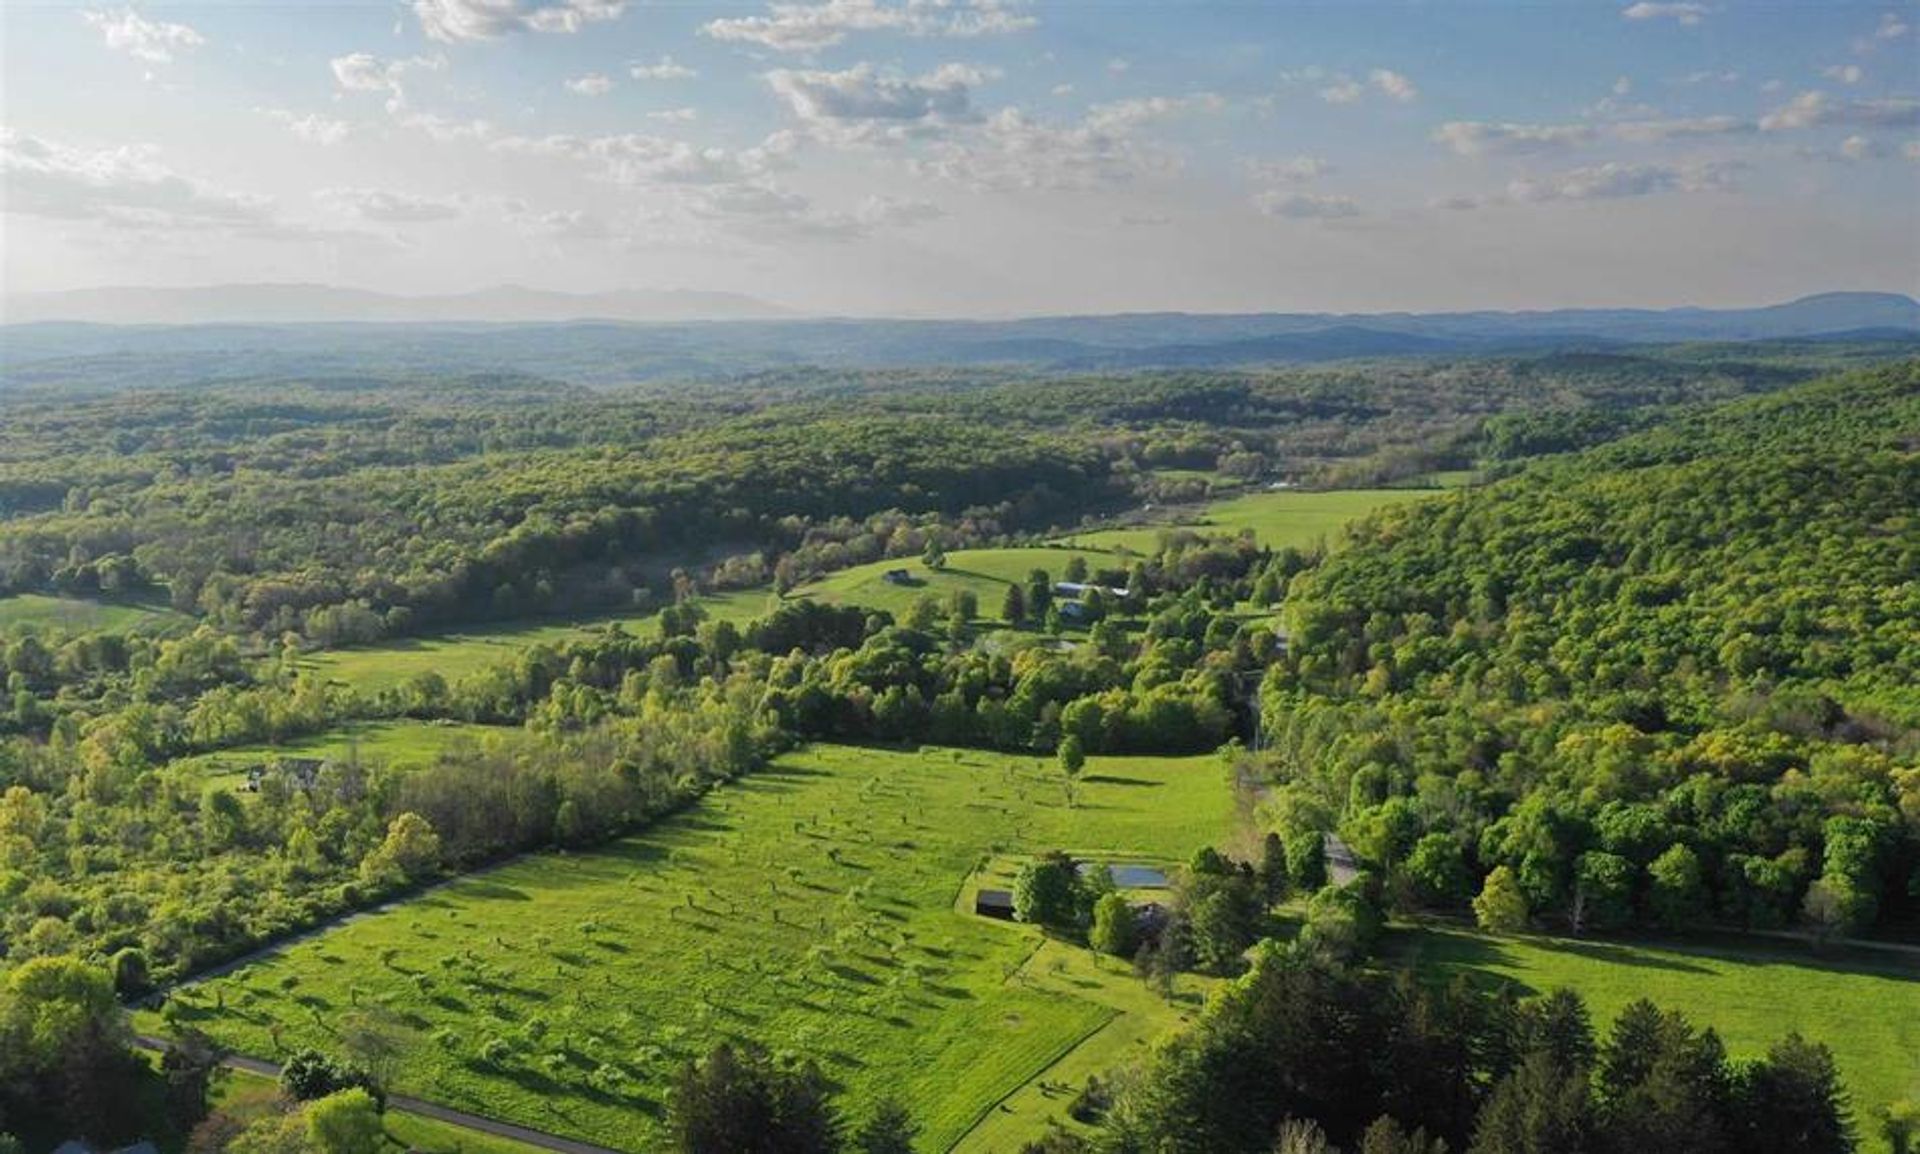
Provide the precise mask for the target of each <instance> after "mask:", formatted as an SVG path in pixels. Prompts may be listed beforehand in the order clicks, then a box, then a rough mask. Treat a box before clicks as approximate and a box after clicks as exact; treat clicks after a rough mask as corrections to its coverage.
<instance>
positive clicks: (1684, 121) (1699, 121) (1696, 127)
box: [1607, 116, 1757, 144]
mask: <svg viewBox="0 0 1920 1154" xmlns="http://www.w3.org/2000/svg"><path fill="white" fill-rule="evenodd" d="M1756 127H1757V125H1755V124H1754V122H1753V121H1751V120H1744V119H1742V118H1740V117H1738V116H1695V117H1687V118H1680V119H1667V120H1623V121H1621V122H1619V123H1617V124H1611V125H1608V126H1607V133H1608V134H1609V135H1611V136H1614V137H1616V138H1618V139H1620V140H1625V141H1629V142H1631V143H1634V144H1656V143H1659V142H1661V141H1666V140H1687V139H1692V138H1696V137H1703V136H1744V135H1745V134H1747V133H1749V132H1752V131H1754V129H1755V128H1756Z"/></svg>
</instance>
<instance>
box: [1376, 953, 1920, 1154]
mask: <svg viewBox="0 0 1920 1154" xmlns="http://www.w3.org/2000/svg"><path fill="white" fill-rule="evenodd" d="M1389 949H1390V951H1391V952H1392V953H1393V954H1395V955H1396V956H1399V957H1401V958H1404V959H1406V960H1409V961H1411V962H1413V963H1414V964H1416V965H1417V966H1419V967H1420V968H1422V969H1423V970H1426V971H1427V972H1429V973H1432V974H1436V975H1441V976H1452V975H1454V974H1457V973H1463V972H1464V973H1468V974H1472V975H1474V976H1476V977H1477V978H1484V979H1488V980H1500V981H1509V982H1517V983H1519V984H1520V985H1521V986H1523V987H1524V988H1525V989H1526V990H1528V991H1530V992H1533V993H1547V992H1549V991H1552V990H1554V989H1557V988H1559V987H1561V986H1566V987H1569V988H1572V989H1575V990H1578V991H1579V992H1580V993H1581V994H1582V995H1583V996H1584V997H1585V998H1586V1000H1587V1006H1588V1008H1589V1009H1590V1010H1591V1012H1592V1014H1593V1020H1594V1026H1595V1029H1596V1030H1598V1031H1604V1030H1605V1029H1606V1028H1607V1027H1608V1026H1610V1025H1611V1023H1612V1021H1613V1018H1614V1017H1615V1015H1617V1014H1618V1013H1619V1012H1620V1010H1621V1008H1622V1007H1623V1006H1625V1005H1626V1004H1627V1003H1628V1002H1631V1001H1633V1000H1634V999H1636V998H1643V997H1644V998H1650V999H1652V1000H1653V1001H1654V1002H1655V1003H1657V1004H1659V1005H1661V1006H1663V1007H1666V1008H1670V1009H1678V1010H1683V1011H1685V1012H1686V1013H1687V1015H1688V1016H1689V1017H1691V1018H1692V1019H1693V1021H1694V1023H1695V1024H1697V1025H1705V1026H1712V1027H1713V1028H1714V1029H1716V1030H1718V1031H1719V1032H1720V1036H1721V1038H1722V1039H1724V1040H1725V1041H1726V1044H1727V1049H1728V1052H1729V1053H1731V1054H1733V1055H1734V1056H1736V1057H1754V1056H1758V1055H1759V1054H1762V1053H1764V1052H1765V1050H1766V1048H1767V1047H1768V1046H1769V1045H1771V1044H1772V1043H1773V1042H1774V1041H1776V1040H1778V1039H1779V1038H1780V1037H1782V1036H1784V1035H1785V1034H1787V1033H1788V1032H1789V1031H1796V1030H1797V1031H1799V1033H1800V1034H1802V1035H1803V1036H1805V1037H1807V1038H1809V1039H1812V1040H1814V1041H1818V1042H1824V1043H1826V1044H1827V1045H1828V1046H1829V1047H1831V1048H1832V1050H1833V1054H1834V1058H1835V1060H1836V1061H1837V1062H1838V1064H1839V1066H1840V1072H1841V1075H1842V1076H1843V1078H1844V1079H1845V1081H1846V1084H1847V1087H1848V1089H1849V1091H1850V1092H1851V1093H1852V1095H1853V1106H1854V1113H1855V1117H1856V1119H1857V1120H1859V1121H1861V1122H1862V1123H1865V1122H1866V1121H1867V1119H1868V1116H1869V1115H1870V1112H1871V1111H1872V1109H1873V1108H1874V1107H1876V1106H1881V1105H1884V1104H1886V1103H1888V1102H1892V1101H1894V1100H1895V1099H1897V1098H1900V1097H1902V1096H1905V1095H1915V1094H1920V958H1914V957H1911V956H1903V955H1899V954H1894V953H1881V952H1868V951H1858V952H1850V953H1845V954H1836V955H1835V956H1826V955H1820V954H1815V953H1812V952H1810V951H1809V950H1808V948H1807V947H1805V946H1798V947H1796V946H1795V945H1794V944H1792V943H1786V942H1782V943H1779V944H1778V947H1777V948H1775V947H1774V946H1772V945H1770V944H1761V943H1760V942H1758V941H1757V940H1755V939H1740V940H1738V941H1716V942H1713V943H1711V944H1700V945H1672V946H1655V945H1643V944H1637V943H1626V942H1602V941H1592V940H1572V939H1565V938H1547V937H1495V936H1492V935H1487V934H1480V933H1474V932H1470V931H1467V930H1456V929H1435V928H1424V929H1404V930H1396V931H1395V932H1394V933H1393V935H1392V939H1391V945H1390V947H1389ZM1871 1129H1872V1128H1871V1126H1868V1125H1862V1126H1861V1130H1862V1132H1863V1134H1864V1133H1867V1132H1870V1131H1871ZM1866 1148H1867V1149H1883V1148H1884V1147H1883V1146H1882V1145H1881V1144H1879V1143H1878V1141H1877V1139H1876V1140H1874V1141H1871V1142H1869V1143H1868V1144H1867V1147H1866Z"/></svg>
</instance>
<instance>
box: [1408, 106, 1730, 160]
mask: <svg viewBox="0 0 1920 1154" xmlns="http://www.w3.org/2000/svg"><path fill="white" fill-rule="evenodd" d="M1757 127H1758V126H1757V125H1756V124H1755V123H1754V122H1753V121H1751V120H1744V119H1742V118H1740V117H1737V116H1696V117H1679V118H1667V119H1640V120H1616V121H1612V122H1609V123H1605V124H1597V125H1596V124H1492V123H1486V122H1481V121H1471V120H1466V121H1462V120H1456V121H1450V122H1448V123H1446V124H1443V125H1441V126H1440V127H1439V128H1438V129H1436V130H1434V133H1433V140H1434V142H1435V143H1438V144H1443V145H1446V146H1447V147H1448V148H1450V149H1452V150H1453V151H1454V152H1455V153H1456V154H1458V155H1460V156H1532V155H1537V154H1540V153H1546V152H1561V151H1565V150H1567V149H1570V148H1574V147H1576V146H1585V145H1589V144H1596V143H1599V142H1601V141H1606V140H1617V141H1624V142H1626V143H1629V144H1660V143H1664V142H1667V141H1674V140H1691V139H1698V138H1704V137H1714V136H1743V135H1746V134H1747V133H1750V132H1753V131H1754V130H1755V129H1756V128H1757Z"/></svg>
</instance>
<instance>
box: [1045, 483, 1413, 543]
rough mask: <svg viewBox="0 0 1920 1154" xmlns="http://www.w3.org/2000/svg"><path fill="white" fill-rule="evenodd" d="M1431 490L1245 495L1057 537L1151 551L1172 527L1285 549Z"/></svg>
mask: <svg viewBox="0 0 1920 1154" xmlns="http://www.w3.org/2000/svg"><path fill="white" fill-rule="evenodd" d="M1434 495H1435V494H1434V490H1431V489H1340V490H1334V491H1331V492H1315V493H1306V492H1291V491H1289V492H1278V493H1275V492H1263V493H1248V494H1245V495H1243V496H1239V497H1231V498H1229V499H1227V500H1225V501H1215V502H1213V503H1212V504H1209V505H1206V506H1204V507H1203V508H1202V509H1201V510H1200V512H1199V516H1198V517H1194V518H1191V519H1187V518H1186V517H1185V516H1184V515H1185V514H1187V513H1190V512H1191V511H1190V510H1179V511H1177V513H1176V516H1180V517H1181V519H1178V520H1169V521H1167V522H1166V523H1163V524H1150V525H1137V526H1133V527H1130V528H1125V529H1098V530H1095V531H1093V532H1090V533H1076V534H1073V535H1071V536H1069V537H1065V538H1062V542H1061V543H1062V544H1066V545H1077V546H1080V547H1082V548H1087V549H1100V550H1107V551H1117V550H1130V551H1132V552H1135V553H1152V552H1153V551H1154V550H1155V549H1157V548H1159V540H1160V534H1161V533H1163V532H1165V531H1166V530H1168V529H1171V528H1189V529H1193V530H1195V531H1197V532H1206V533H1217V534H1224V535H1232V534H1236V533H1239V532H1240V531H1241V530H1243V529H1251V530H1253V534H1254V537H1255V538H1256V539H1257V540H1258V541H1259V542H1260V543H1261V544H1262V545H1265V546H1268V547H1269V548H1274V549H1281V548H1285V547H1287V546H1289V545H1292V546H1295V547H1299V548H1305V547H1307V546H1309V545H1312V544H1314V543H1315V542H1317V541H1319V540H1321V539H1322V538H1325V539H1326V540H1327V541H1328V542H1332V541H1333V540H1334V539H1335V537H1336V535H1337V533H1338V531H1339V529H1340V527H1341V526H1343V525H1345V524H1346V523H1347V522H1349V521H1353V520H1356V519H1358V518H1360V517H1364V516H1366V515H1367V514H1368V513H1371V512H1373V511H1374V510H1375V509H1380V508H1384V507H1385V506H1388V505H1397V504H1400V503H1402V502H1406V501H1419V500H1422V499H1425V498H1428V497H1432V496H1434Z"/></svg>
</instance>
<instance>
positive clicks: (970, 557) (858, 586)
mask: <svg viewBox="0 0 1920 1154" xmlns="http://www.w3.org/2000/svg"><path fill="white" fill-rule="evenodd" d="M1076 556H1079V557H1084V558H1086V561H1087V568H1088V570H1089V571H1090V572H1098V571H1099V570H1101V569H1103V568H1107V569H1112V568H1119V569H1125V568H1126V567H1127V565H1128V562H1127V561H1126V560H1125V559H1124V558H1120V557H1115V556H1113V555H1111V554H1109V553H1106V552H1102V551H1100V550H1094V549H1054V548H1033V549H961V550H959V551H957V552H954V553H949V554H948V555H947V563H946V567H945V568H942V569H929V568H927V567H926V566H925V565H923V564H921V562H920V559H919V558H917V557H915V558H895V559H893V560H888V561H874V562H872V563H870V564H866V565H856V566H854V567H853V568H851V569H842V570H841V571H839V572H837V573H831V574H828V575H827V576H825V577H822V578H820V579H819V580H817V581H813V582H809V583H808V584H806V585H803V586H801V587H800V588H798V589H796V590H794V591H793V593H791V594H789V596H792V597H810V598H813V599H815V600H818V601H824V602H826V603H828V604H831V605H860V606H864V607H866V608H869V609H884V610H886V611H887V612H889V613H892V614H893V615H894V616H895V617H900V616H904V615H905V614H906V612H907V611H908V610H909V609H911V608H913V604H914V602H916V601H918V600H920V599H921V598H922V597H928V596H931V597H932V598H933V599H934V600H936V601H938V602H939V603H940V604H941V606H942V607H943V611H944V607H945V605H946V603H947V598H949V597H951V596H952V595H953V594H954V593H956V592H958V591H959V590H962V589H970V590H972V591H973V594H974V596H975V597H977V598H979V600H980V617H981V618H982V619H983V620H988V621H998V620H1000V619H1001V618H1000V605H1001V600H1002V599H1003V598H1004V597H1006V595H1007V586H1009V585H1013V584H1016V583H1017V584H1025V582H1026V580H1027V574H1029V573H1031V572H1032V571H1034V570H1035V569H1045V570H1046V571H1047V573H1048V574H1049V575H1050V576H1052V578H1053V579H1054V580H1055V581H1059V580H1062V579H1063V576H1062V575H1063V574H1064V573H1065V571H1066V568H1067V562H1069V561H1071V560H1072V559H1073V558H1074V557H1076ZM895 569H904V570H906V571H907V573H908V575H909V580H910V581H911V582H912V583H911V584H907V585H896V584H893V583H892V582H890V581H888V580H887V579H886V575H887V574H888V573H889V572H891V571H893V570H895Z"/></svg>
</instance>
